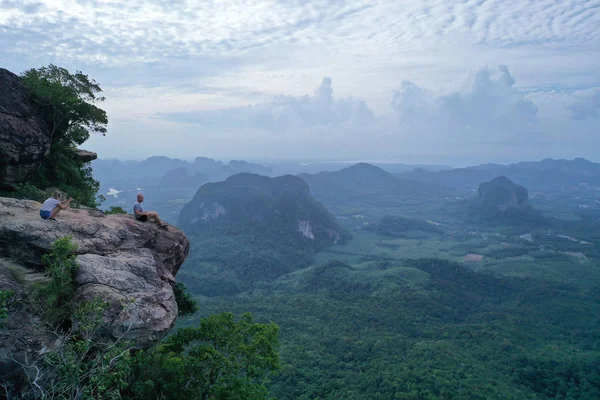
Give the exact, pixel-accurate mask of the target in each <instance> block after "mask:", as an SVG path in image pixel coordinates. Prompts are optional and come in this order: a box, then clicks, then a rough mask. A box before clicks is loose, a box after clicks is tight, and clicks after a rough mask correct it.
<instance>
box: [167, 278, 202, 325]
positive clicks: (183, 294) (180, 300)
mask: <svg viewBox="0 0 600 400" xmlns="http://www.w3.org/2000/svg"><path fill="white" fill-rule="evenodd" d="M173 292H174V293H175V301H177V309H178V313H179V316H180V317H183V316H185V315H192V314H195V313H196V312H197V311H198V309H199V307H198V303H197V302H196V300H194V298H193V297H192V296H191V295H190V294H189V293H188V292H187V291H186V288H185V285H184V284H183V283H181V282H177V283H176V284H175V285H173Z"/></svg>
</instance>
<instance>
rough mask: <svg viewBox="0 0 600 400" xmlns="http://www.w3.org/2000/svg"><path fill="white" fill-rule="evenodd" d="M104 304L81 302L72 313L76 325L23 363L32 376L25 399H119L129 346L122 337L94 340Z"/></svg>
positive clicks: (128, 366)
mask: <svg viewBox="0 0 600 400" xmlns="http://www.w3.org/2000/svg"><path fill="white" fill-rule="evenodd" d="M107 306H108V305H107V303H106V302H104V301H102V300H101V299H95V300H93V301H90V302H85V303H83V304H82V305H80V306H79V307H78V308H77V309H76V310H75V312H74V315H73V317H74V320H75V321H76V325H74V327H73V328H71V329H69V330H68V331H66V332H64V333H63V334H62V335H61V336H59V340H58V342H57V343H56V344H55V346H54V347H53V348H52V349H51V350H49V351H48V352H46V353H45V354H43V355H42V356H41V357H40V358H39V359H37V360H36V361H35V362H33V363H32V364H31V365H25V366H24V367H25V368H26V369H27V370H29V372H30V374H29V375H30V379H31V384H30V388H29V390H28V391H26V392H25V393H24V394H23V397H24V398H33V399H38V398H39V399H48V398H49V399H119V398H121V391H123V390H124V389H125V388H126V387H127V386H128V381H127V378H128V377H129V376H130V372H131V368H132V364H133V360H132V356H131V350H132V347H131V344H130V343H127V342H125V341H122V340H121V339H119V340H115V341H109V342H101V341H98V340H97V336H98V334H99V332H100V331H101V330H102V329H104V326H103V322H102V313H103V311H104V310H105V309H106V307H107Z"/></svg>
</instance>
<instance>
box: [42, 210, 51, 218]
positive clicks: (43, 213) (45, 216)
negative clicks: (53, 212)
mask: <svg viewBox="0 0 600 400" xmlns="http://www.w3.org/2000/svg"><path fill="white" fill-rule="evenodd" d="M40 217H42V219H48V218H50V211H47V210H40Z"/></svg>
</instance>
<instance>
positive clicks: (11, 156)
mask: <svg viewBox="0 0 600 400" xmlns="http://www.w3.org/2000/svg"><path fill="white" fill-rule="evenodd" d="M50 141H51V138H50V133H49V132H48V128H47V126H46V124H45V122H44V120H43V118H42V115H41V114H40V110H39V109H38V107H37V106H36V105H35V104H34V103H33V101H32V100H31V97H30V93H29V91H28V90H27V88H26V87H25V86H23V84H22V83H21V79H20V78H19V77H18V76H17V75H15V74H13V73H12V72H10V71H7V70H5V69H2V68H0V187H2V186H11V185H14V184H16V183H19V182H23V181H25V180H26V179H27V177H28V176H29V174H30V173H31V171H33V170H34V169H35V168H37V166H38V165H39V164H40V163H41V162H42V159H43V158H44V157H45V156H46V155H47V154H48V152H49V151H50Z"/></svg>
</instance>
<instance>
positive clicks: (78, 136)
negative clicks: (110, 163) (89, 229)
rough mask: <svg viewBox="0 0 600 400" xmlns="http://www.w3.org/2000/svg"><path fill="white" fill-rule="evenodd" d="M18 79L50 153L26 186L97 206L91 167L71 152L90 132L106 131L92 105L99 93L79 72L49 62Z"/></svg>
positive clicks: (102, 116) (101, 114)
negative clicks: (37, 112)
mask: <svg viewBox="0 0 600 400" xmlns="http://www.w3.org/2000/svg"><path fill="white" fill-rule="evenodd" d="M21 77H22V80H23V83H24V84H25V86H27V87H28V88H29V89H31V91H32V92H33V95H34V100H35V101H36V102H37V103H38V104H39V106H40V108H41V110H42V112H43V117H44V120H45V121H46V124H47V126H48V129H49V130H50V135H51V137H52V143H51V148H50V155H49V156H48V157H46V158H45V159H44V161H43V163H42V165H41V166H40V168H39V169H37V170H36V172H35V173H34V175H33V176H32V177H31V178H30V182H31V183H32V184H33V185H34V186H35V187H37V188H40V189H46V188H48V187H58V188H60V189H61V190H63V191H65V192H67V193H68V194H69V196H71V197H73V198H74V199H75V201H76V202H77V203H80V204H84V205H87V206H91V207H94V206H96V205H98V199H97V198H96V193H97V192H98V189H99V183H98V181H96V180H94V178H93V177H92V169H91V167H90V166H89V165H86V164H84V163H83V162H81V161H80V160H79V159H78V158H77V157H76V155H75V153H74V151H73V149H74V148H75V147H76V146H78V145H81V144H83V143H84V142H85V141H86V140H87V139H88V138H89V137H90V134H92V133H100V134H103V135H104V134H105V133H106V125H107V123H108V118H107V116H106V112H105V111H104V110H102V109H100V108H98V107H97V106H96V105H95V103H97V102H102V101H104V97H98V93H100V92H102V89H101V88H100V86H99V85H98V84H97V83H96V81H94V80H93V79H90V78H89V77H88V76H87V75H84V74H83V73H82V72H80V71H77V72H76V73H75V74H71V73H70V72H69V71H67V70H66V69H64V68H60V67H57V66H55V65H52V64H51V65H49V66H47V67H42V68H39V69H30V70H28V71H25V72H24V73H23V74H22V75H21Z"/></svg>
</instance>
